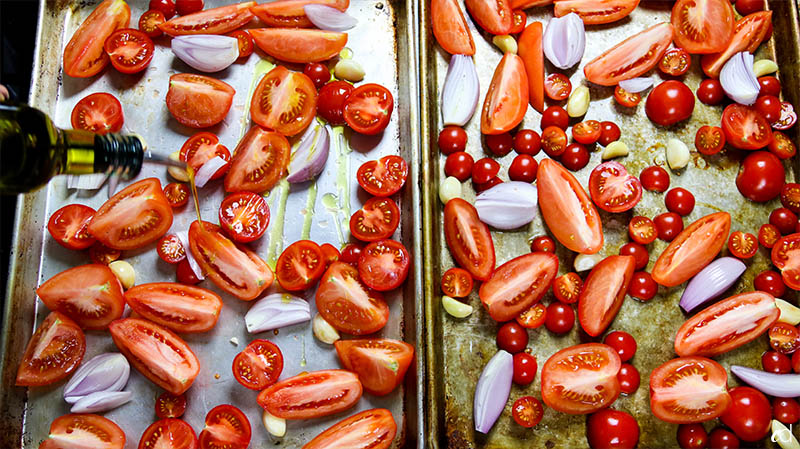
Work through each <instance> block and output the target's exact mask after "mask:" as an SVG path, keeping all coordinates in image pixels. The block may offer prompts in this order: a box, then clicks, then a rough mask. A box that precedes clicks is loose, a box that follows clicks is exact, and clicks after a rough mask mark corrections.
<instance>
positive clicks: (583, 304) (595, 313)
mask: <svg viewBox="0 0 800 449" xmlns="http://www.w3.org/2000/svg"><path fill="white" fill-rule="evenodd" d="M634 266H635V262H634V258H633V256H608V257H606V258H605V259H603V260H602V261H600V263H598V264H597V265H595V266H594V268H592V271H591V272H589V277H587V278H586V282H585V283H584V284H583V289H582V290H581V294H580V299H579V300H578V321H579V322H580V323H581V327H582V328H583V330H584V331H586V333H587V334H589V335H591V336H592V337H596V336H598V335H600V334H602V333H603V332H604V331H605V330H606V328H607V327H608V326H609V325H610V324H611V322H612V321H614V318H615V317H616V316H617V313H618V312H619V309H620V308H621V307H622V301H623V300H624V299H625V293H626V292H627V291H628V285H630V283H631V278H632V277H633V271H634Z"/></svg>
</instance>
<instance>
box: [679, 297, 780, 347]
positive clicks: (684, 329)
mask: <svg viewBox="0 0 800 449" xmlns="http://www.w3.org/2000/svg"><path fill="white" fill-rule="evenodd" d="M779 315H780V309H778V307H777V306H776V305H775V298H774V297H773V296H772V295H770V294H769V293H765V292H761V291H755V292H749V293H742V294H739V295H735V296H731V297H730V298H727V299H724V300H722V301H719V302H717V303H714V304H712V305H711V306H709V307H706V308H705V309H703V310H702V311H700V312H699V313H697V314H696V315H694V316H693V317H691V318H689V319H688V320H687V321H686V322H685V323H683V325H682V326H681V327H680V329H678V333H677V335H675V353H676V354H678V355H680V356H689V355H702V356H707V357H714V356H716V355H719V354H722V353H725V352H728V351H730V350H732V349H736V348H738V347H739V346H742V345H744V344H746V343H749V342H751V341H753V340H755V339H756V338H758V337H759V336H760V335H761V334H763V333H764V332H766V331H767V329H769V328H770V327H771V326H772V325H773V324H774V323H775V321H777V320H778V316H779Z"/></svg>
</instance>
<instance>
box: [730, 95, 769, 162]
mask: <svg viewBox="0 0 800 449" xmlns="http://www.w3.org/2000/svg"><path fill="white" fill-rule="evenodd" d="M722 132H723V133H724V134H725V142H727V143H729V144H730V145H731V146H733V147H735V148H738V149H740V150H759V149H761V148H764V147H765V146H767V145H769V143H770V142H771V141H772V129H771V128H770V127H769V122H768V121H767V119H765V118H764V116H763V115H761V113H759V112H758V111H757V110H756V109H755V108H754V107H751V106H743V105H740V104H736V103H734V104H729V105H728V106H726V107H725V110H724V111H723V112H722Z"/></svg>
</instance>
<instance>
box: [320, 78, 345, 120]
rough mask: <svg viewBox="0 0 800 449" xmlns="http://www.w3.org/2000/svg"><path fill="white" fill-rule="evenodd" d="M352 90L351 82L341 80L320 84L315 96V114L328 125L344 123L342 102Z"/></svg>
mask: <svg viewBox="0 0 800 449" xmlns="http://www.w3.org/2000/svg"><path fill="white" fill-rule="evenodd" d="M353 90H354V88H353V85H352V84H350V83H348V82H347V81H342V80H336V81H331V82H330V83H328V84H326V85H324V86H322V89H320V90H319V96H318V97H317V115H318V116H320V117H322V118H323V119H324V120H325V121H327V122H328V123H329V124H330V125H344V124H345V123H346V122H345V120H344V103H345V101H347V97H349V96H350V94H351V93H353Z"/></svg>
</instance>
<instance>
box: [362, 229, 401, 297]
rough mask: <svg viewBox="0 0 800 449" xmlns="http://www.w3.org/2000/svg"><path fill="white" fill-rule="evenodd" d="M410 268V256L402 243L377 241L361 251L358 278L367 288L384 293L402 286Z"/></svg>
mask: <svg viewBox="0 0 800 449" xmlns="http://www.w3.org/2000/svg"><path fill="white" fill-rule="evenodd" d="M410 266H411V255H410V254H408V250H407V249H406V247H405V246H403V244H402V243H400V242H398V241H396V240H391V239H385V240H379V241H377V242H372V243H370V244H369V245H367V246H365V247H364V249H363V250H361V257H360V258H359V259H358V276H359V277H360V278H361V280H362V281H363V282H364V284H366V285H367V287H369V288H372V289H374V290H378V291H381V292H385V291H389V290H394V289H396V288H398V287H400V286H401V285H402V284H403V282H404V281H405V280H406V277H408V269H409V267H410Z"/></svg>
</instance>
